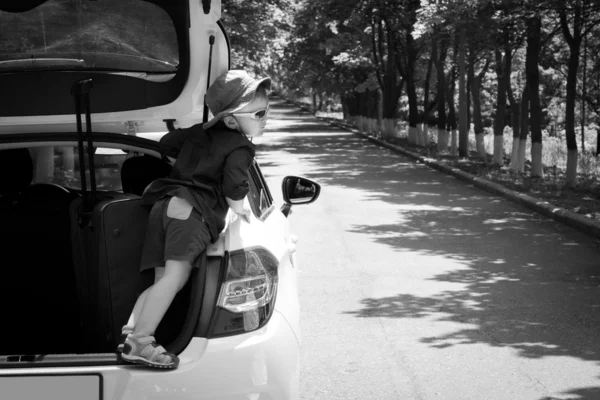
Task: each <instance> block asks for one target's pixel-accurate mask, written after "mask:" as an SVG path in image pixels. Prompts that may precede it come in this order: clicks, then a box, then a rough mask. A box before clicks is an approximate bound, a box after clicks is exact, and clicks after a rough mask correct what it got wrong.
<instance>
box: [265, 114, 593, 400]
mask: <svg viewBox="0 0 600 400" xmlns="http://www.w3.org/2000/svg"><path fill="white" fill-rule="evenodd" d="M311 122H314V120H312V121H311ZM306 128H308V129H303V128H302V125H298V126H296V127H294V129H289V130H288V129H287V128H286V132H288V131H289V132H291V133H293V132H307V133H310V132H312V133H314V135H313V136H302V137H295V136H293V135H291V136H290V137H287V138H285V139H282V140H279V141H277V140H275V141H272V142H270V143H265V144H264V145H261V146H263V147H262V148H261V147H259V153H260V152H261V151H264V150H269V153H270V154H278V152H281V153H282V154H286V155H287V156H288V157H296V158H298V159H302V160H305V161H307V162H308V163H309V165H310V166H311V169H310V171H308V172H307V173H305V174H303V175H304V176H306V177H308V178H311V179H315V180H317V181H318V182H320V183H321V184H322V185H323V186H327V185H332V186H337V187H343V188H349V189H354V190H360V191H361V193H362V195H363V197H364V201H384V202H386V203H389V204H392V205H394V206H395V208H396V209H397V215H396V220H391V221H390V223H388V224H375V225H367V224H365V225H355V226H352V227H351V228H350V230H349V231H350V232H352V233H356V234H361V235H365V239H366V240H371V241H374V242H376V243H379V244H383V245H386V246H389V247H391V248H392V249H394V251H396V252H398V253H399V268H402V265H401V260H402V254H403V253H407V252H411V253H417V254H420V255H424V256H432V257H431V259H432V260H435V259H436V257H437V259H439V258H440V257H442V258H444V259H452V260H457V261H459V262H460V263H461V264H462V265H464V266H465V268H460V269H455V270H447V269H446V270H444V271H443V272H440V273H434V274H433V275H432V276H431V277H430V278H428V279H429V280H431V281H436V282H444V283H454V284H460V287H461V288H462V289H460V290H444V291H440V292H437V293H435V294H432V295H426V296H418V295H415V294H414V293H411V294H409V293H398V294H397V295H394V296H390V297H383V298H365V299H363V300H362V305H363V308H361V309H359V310H351V311H348V312H347V314H349V315H354V316H356V317H358V318H399V319H417V318H433V319H434V320H435V321H436V322H448V321H451V322H455V323H459V324H464V327H463V328H459V329H458V330H455V331H453V332H450V333H446V334H443V335H437V336H426V337H421V338H420V341H421V342H422V343H425V344H427V345H429V346H431V347H433V348H439V349H443V348H447V347H451V346H461V345H466V344H474V343H485V344H487V345H489V346H493V347H501V348H511V349H514V350H516V351H517V352H518V354H519V355H520V356H521V357H525V358H529V359H538V358H542V357H547V356H568V357H575V358H578V359H581V360H586V361H591V362H594V363H597V365H600V336H599V335H598V333H599V332H600V246H599V245H598V242H597V241H594V240H592V239H591V238H589V237H587V236H585V235H584V234H581V233H579V232H576V231H574V230H572V229H571V228H568V227H566V226H563V225H561V224H558V223H556V222H553V221H551V220H548V219H546V218H543V217H541V216H538V215H536V214H534V213H531V212H529V211H527V210H526V209H524V208H521V207H519V206H515V205H512V204H511V203H508V202H507V201H505V200H503V199H499V198H497V197H494V196H491V195H488V194H487V193H485V192H482V191H479V190H476V189H465V183H460V182H458V181H456V180H455V179H453V178H450V177H448V176H446V175H444V174H441V173H439V172H434V171H430V170H428V169H427V168H426V167H423V166H421V165H418V164H415V163H414V162H412V161H409V160H407V159H404V158H402V157H400V156H398V155H397V154H394V153H392V152H391V151H389V150H386V149H383V148H381V147H377V146H375V145H373V144H371V143H369V142H367V141H366V140H364V139H362V138H360V137H358V136H355V135H341V136H340V135H339V133H340V132H341V131H339V130H337V129H336V128H333V127H328V126H325V127H323V126H321V128H319V127H318V126H317V125H308V126H306ZM328 132H329V133H332V134H331V135H327V133H328ZM261 165H262V166H263V170H264V171H265V174H266V175H268V173H269V168H270V167H274V166H276V165H277V161H276V159H275V158H273V159H269V160H266V161H265V162H264V163H261ZM491 203H495V204H494V206H493V207H490V204H491ZM392 219H393V218H392ZM428 267H431V265H430V266H428ZM434 267H435V266H434ZM562 395H564V396H566V395H568V396H570V397H564V398H570V399H599V398H600V384H598V385H595V386H593V387H586V388H580V389H573V390H572V391H568V392H565V393H563V394H562ZM550 399H552V397H548V396H547V397H543V398H540V400H550Z"/></svg>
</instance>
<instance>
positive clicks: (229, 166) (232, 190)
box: [222, 147, 254, 221]
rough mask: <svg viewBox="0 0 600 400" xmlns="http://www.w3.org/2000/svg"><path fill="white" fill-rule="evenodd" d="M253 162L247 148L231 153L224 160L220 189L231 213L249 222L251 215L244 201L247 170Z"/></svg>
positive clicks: (248, 184)
mask: <svg viewBox="0 0 600 400" xmlns="http://www.w3.org/2000/svg"><path fill="white" fill-rule="evenodd" d="M253 160H254V152H253V151H252V150H251V149H250V148H247V147H240V148H238V149H235V150H234V151H232V152H231V153H230V154H229V155H228V156H227V158H226V159H225V166H224V168H223V181H222V188H223V194H224V195H225V198H226V200H227V204H228V205H229V207H230V208H231V210H232V211H233V212H235V213H236V214H238V215H240V216H242V217H243V218H244V219H246V221H249V216H250V214H251V213H252V211H251V210H250V205H249V203H248V201H247V200H246V199H245V197H246V195H247V194H248V192H249V191H250V183H249V182H248V179H249V174H248V170H249V169H250V166H251V165H252V161H253Z"/></svg>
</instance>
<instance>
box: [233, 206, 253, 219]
mask: <svg viewBox="0 0 600 400" xmlns="http://www.w3.org/2000/svg"><path fill="white" fill-rule="evenodd" d="M250 214H252V210H250V209H249V208H248V209H247V208H244V209H243V210H241V211H240V212H238V213H237V215H239V216H240V217H241V218H242V219H243V220H244V221H246V222H248V223H250Z"/></svg>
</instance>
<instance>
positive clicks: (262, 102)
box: [233, 91, 269, 137]
mask: <svg viewBox="0 0 600 400" xmlns="http://www.w3.org/2000/svg"><path fill="white" fill-rule="evenodd" d="M268 107H269V100H268V99H267V96H266V94H265V93H263V92H261V91H258V92H257V93H256V96H255V97H254V100H252V102H250V103H248V104H247V105H246V106H245V107H243V108H242V109H240V110H238V111H236V112H235V113H234V114H233V117H234V118H235V120H236V122H237V125H238V130H239V131H240V132H242V133H244V134H245V135H246V136H249V137H254V136H261V135H262V134H263V131H264V129H265V125H266V124H267V110H268ZM260 111H264V115H263V116H262V117H260V115H261V114H262V113H261V112H260ZM257 113H258V114H257ZM240 114H243V115H240Z"/></svg>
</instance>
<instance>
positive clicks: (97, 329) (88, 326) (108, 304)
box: [71, 193, 149, 353]
mask: <svg viewBox="0 0 600 400" xmlns="http://www.w3.org/2000/svg"><path fill="white" fill-rule="evenodd" d="M98 197H99V198H98V199H97V202H96V203H95V204H94V206H93V209H92V212H91V219H90V221H89V224H86V225H84V226H80V224H79V223H78V222H77V221H78V219H79V216H80V213H81V210H82V200H79V201H75V202H73V203H72V205H71V221H72V222H73V224H74V226H72V230H71V232H72V239H73V258H74V260H75V265H78V266H80V268H77V269H76V280H77V287H78V288H79V293H78V296H79V299H80V315H81V321H82V326H81V338H82V340H83V343H82V346H83V348H84V349H85V351H86V352H99V353H105V352H114V351H115V348H116V346H117V341H118V339H119V337H120V335H121V327H122V326H123V325H125V324H126V323H127V320H128V319H129V315H130V313H131V310H132V309H133V306H134V305H135V301H136V299H137V297H138V295H139V293H140V291H141V289H142V288H141V287H140V286H141V284H142V281H141V279H140V258H141V254H142V248H143V245H144V239H145V234H146V226H147V222H148V215H149V209H148V208H147V207H145V206H142V204H141V200H140V198H139V197H137V196H135V195H128V194H123V193H98Z"/></svg>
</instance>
